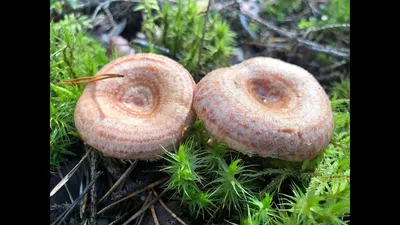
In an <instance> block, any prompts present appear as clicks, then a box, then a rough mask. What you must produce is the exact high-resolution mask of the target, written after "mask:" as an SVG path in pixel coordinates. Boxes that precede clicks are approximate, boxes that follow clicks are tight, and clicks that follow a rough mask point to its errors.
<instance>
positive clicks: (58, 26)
mask: <svg viewBox="0 0 400 225" xmlns="http://www.w3.org/2000/svg"><path fill="white" fill-rule="evenodd" d="M89 24H90V23H89V20H88V19H87V18H85V17H79V18H76V17H75V16H73V15H67V16H66V17H65V18H64V19H63V20H61V21H59V22H57V23H54V22H50V82H51V85H50V165H51V167H52V168H54V167H56V166H57V165H59V163H60V162H61V161H62V160H63V158H64V157H65V156H66V155H70V154H72V153H71V146H72V145H73V144H75V143H76V142H77V141H79V137H78V134H77V132H76V129H75V126H74V121H73V119H74V118H73V114H74V109H75V104H76V101H77V100H78V98H79V96H80V94H81V93H82V90H83V86H79V85H75V86H67V85H58V84H57V82H60V81H65V80H70V79H74V78H78V77H83V76H90V75H94V74H95V73H96V72H97V70H98V68H100V67H101V66H103V65H104V64H106V63H107V61H108V59H107V56H106V50H105V49H104V48H103V47H102V46H101V45H100V44H99V43H98V42H97V41H96V40H94V39H93V38H92V37H90V36H88V35H86V34H85V30H86V29H87V28H89Z"/></svg>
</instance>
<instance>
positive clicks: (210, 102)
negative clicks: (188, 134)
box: [193, 57, 334, 161]
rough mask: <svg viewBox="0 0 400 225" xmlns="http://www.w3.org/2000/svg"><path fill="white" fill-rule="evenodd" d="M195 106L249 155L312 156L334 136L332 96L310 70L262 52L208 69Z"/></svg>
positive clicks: (217, 133) (217, 134)
mask: <svg viewBox="0 0 400 225" xmlns="http://www.w3.org/2000/svg"><path fill="white" fill-rule="evenodd" d="M193 106H194V109H195V111H196V113H197V116H198V117H199V119H200V120H202V121H203V122H204V125H205V128H206V129H207V130H208V131H209V132H210V133H211V135H212V136H213V137H214V138H215V139H217V140H219V141H222V142H225V144H226V145H227V146H228V147H230V148H232V149H235V150H237V151H240V152H242V153H244V154H248V155H253V154H256V155H259V156H261V157H271V158H279V159H283V160H288V161H302V160H305V159H312V158H314V157H315V156H316V155H318V154H319V153H320V152H321V151H322V150H323V149H324V148H325V147H326V146H327V145H328V143H329V142H330V139H331V135H332V132H333V129H334V122H333V116H332V111H331V106H330V101H329V98H328V96H327V95H326V93H325V91H324V90H323V89H322V87H321V85H320V84H319V83H318V82H317V81H316V80H315V78H314V77H313V76H312V75H311V74H310V73H309V72H307V71H306V70H304V69H302V68H300V67H298V66H296V65H292V64H289V63H286V62H283V61H281V60H278V59H273V58H267V57H256V58H252V59H248V60H245V61H243V62H242V63H240V64H237V65H234V66H232V67H230V68H220V69H217V70H214V71H212V72H210V73H209V74H207V75H206V76H205V77H204V78H203V79H202V80H201V81H200V82H199V83H198V84H197V90H196V94H195V97H194V103H193Z"/></svg>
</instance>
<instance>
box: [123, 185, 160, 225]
mask: <svg viewBox="0 0 400 225" xmlns="http://www.w3.org/2000/svg"><path fill="white" fill-rule="evenodd" d="M165 193H167V189H164V191H163V192H161V194H159V195H158V196H157V197H155V198H153V200H152V201H151V202H149V203H148V204H146V205H144V206H143V207H142V208H141V209H140V210H139V211H138V212H137V213H135V214H134V215H133V216H132V217H131V218H129V219H128V220H127V221H125V223H123V224H122V225H128V224H129V223H130V222H131V221H132V220H134V219H136V217H138V216H140V214H142V213H144V212H145V211H146V210H147V209H148V208H149V207H150V206H151V205H153V204H154V203H155V202H157V201H158V200H159V199H160V198H161V197H162V196H163V195H164V194H165Z"/></svg>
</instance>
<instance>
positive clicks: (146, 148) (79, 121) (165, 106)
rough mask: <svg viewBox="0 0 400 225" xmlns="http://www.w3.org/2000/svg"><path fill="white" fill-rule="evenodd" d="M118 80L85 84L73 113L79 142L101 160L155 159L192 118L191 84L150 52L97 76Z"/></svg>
mask: <svg viewBox="0 0 400 225" xmlns="http://www.w3.org/2000/svg"><path fill="white" fill-rule="evenodd" d="M107 73H116V74H121V75H124V77H118V78H110V79H105V80H100V81H96V82H93V83H89V84H87V86H86V87H85V89H84V91H83V93H82V95H81V96H80V98H79V100H78V102H77V106H76V110H75V115H74V116H75V125H76V128H77V130H78V133H79V134H80V136H81V138H82V139H83V140H84V141H85V142H86V143H87V144H89V145H91V146H92V147H93V148H95V149H97V150H99V151H101V152H103V153H104V155H106V156H110V157H115V158H119V159H150V160H152V159H157V158H159V156H160V155H163V153H164V151H163V149H162V148H161V146H163V147H165V148H166V149H168V150H171V148H172V147H173V146H176V145H177V144H178V142H179V141H180V140H182V138H183V137H184V136H183V133H184V130H185V128H186V127H187V126H190V125H191V124H192V123H193V122H194V120H195V111H194V110H193V107H192V103H193V95H194V90H195V87H196V84H195V82H194V80H193V78H192V76H191V75H190V73H189V72H188V71H187V70H186V69H185V68H184V67H183V66H182V65H180V64H179V63H177V62H175V61H174V60H172V59H169V58H167V57H165V56H161V55H156V54H151V53H148V54H134V55H128V56H124V57H121V58H118V59H116V60H114V61H111V62H110V63H109V64H107V65H106V66H104V67H103V68H102V69H101V70H100V71H99V72H98V74H107Z"/></svg>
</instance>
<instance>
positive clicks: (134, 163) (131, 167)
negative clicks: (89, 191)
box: [99, 160, 137, 203]
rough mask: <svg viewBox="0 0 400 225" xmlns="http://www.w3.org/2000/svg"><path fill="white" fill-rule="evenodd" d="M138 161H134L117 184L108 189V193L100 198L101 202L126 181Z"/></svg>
mask: <svg viewBox="0 0 400 225" xmlns="http://www.w3.org/2000/svg"><path fill="white" fill-rule="evenodd" d="M136 164H137V161H136V160H135V161H133V163H132V164H131V165H130V166H129V168H128V169H127V170H126V171H125V172H124V174H122V176H121V177H120V178H119V179H118V180H117V182H115V184H114V185H113V186H112V187H111V188H110V190H108V191H107V193H106V194H105V195H104V196H103V197H102V198H101V199H100V200H99V203H100V202H102V201H103V200H104V199H105V198H107V197H108V196H109V195H110V194H111V193H112V192H113V191H114V190H115V189H116V188H117V187H118V186H119V185H120V184H121V183H122V181H124V180H125V179H126V178H127V177H128V176H129V174H130V173H131V172H132V170H133V169H134V168H135V166H136Z"/></svg>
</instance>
